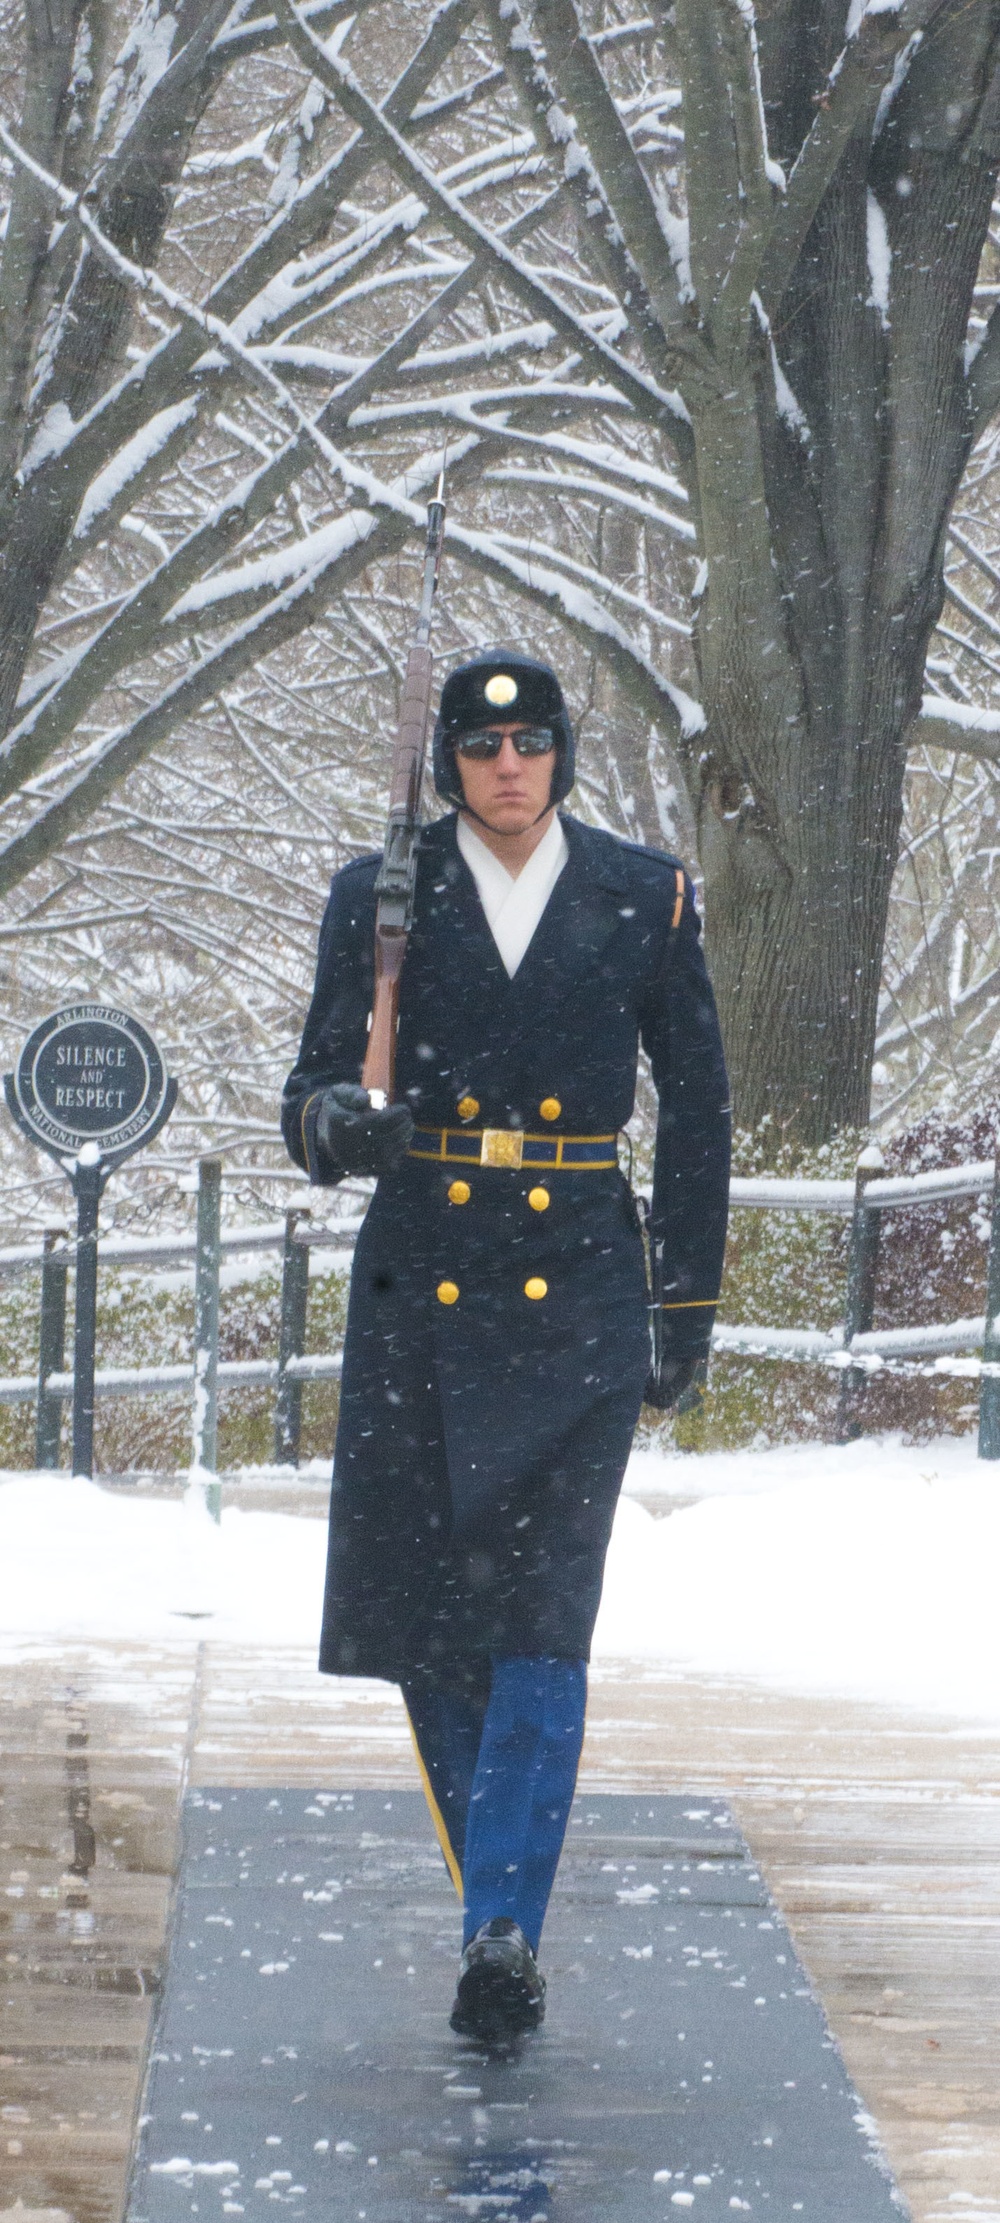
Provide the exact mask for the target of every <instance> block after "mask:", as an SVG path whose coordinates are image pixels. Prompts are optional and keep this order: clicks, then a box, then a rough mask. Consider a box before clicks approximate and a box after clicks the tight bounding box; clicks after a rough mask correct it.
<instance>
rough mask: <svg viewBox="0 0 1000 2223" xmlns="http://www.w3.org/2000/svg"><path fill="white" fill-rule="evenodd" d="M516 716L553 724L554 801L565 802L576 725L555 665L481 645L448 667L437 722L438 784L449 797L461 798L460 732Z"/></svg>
mask: <svg viewBox="0 0 1000 2223" xmlns="http://www.w3.org/2000/svg"><path fill="white" fill-rule="evenodd" d="M515 719H516V720H518V721H521V720H523V722H524V723H525V724H526V725H533V726H551V727H552V737H553V740H554V742H555V745H556V764H555V770H554V772H553V775H552V801H553V802H554V803H561V802H562V799H563V797H564V795H568V794H569V791H570V788H571V787H572V785H573V780H574V777H575V771H576V764H575V750H574V746H573V728H572V726H571V725H570V722H569V718H568V716H567V712H566V705H565V703H564V701H563V694H562V688H561V687H560V685H559V681H558V679H557V678H556V675H555V672H554V671H553V670H552V667H551V665H550V664H540V663H538V662H537V661H536V660H535V658H534V657H533V656H522V655H520V654H519V653H518V651H517V650H516V649H505V648H481V649H477V651H476V654H475V655H474V656H470V658H469V661H468V663H466V664H459V665H458V667H457V669H456V670H455V671H453V672H449V674H448V677H447V679H446V680H445V683H444V686H443V687H442V689H441V707H440V709H439V711H438V717H437V725H436V726H435V728H434V785H435V787H436V788H437V791H438V794H439V795H440V796H441V797H442V798H443V800H444V801H445V802H446V803H458V804H461V803H462V801H463V796H462V783H461V780H460V778H459V773H458V767H457V765H456V763H455V748H454V743H455V740H456V738H457V736H458V735H459V734H460V733H475V732H477V731H478V730H479V729H480V728H481V727H482V726H496V725H505V724H506V723H507V722H508V720H509V721H511V722H513V721H514V720H515Z"/></svg>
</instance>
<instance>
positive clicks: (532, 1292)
mask: <svg viewBox="0 0 1000 2223" xmlns="http://www.w3.org/2000/svg"><path fill="white" fill-rule="evenodd" d="M548 1293H549V1285H548V1282H547V1281H543V1280H542V1277H541V1274H532V1276H531V1280H530V1281H526V1282H525V1284H524V1294H525V1296H526V1297H534V1298H535V1299H536V1301H537V1299H538V1298H539V1297H547V1296H548ZM440 1294H441V1292H440V1290H439V1291H438V1295H439V1296H440ZM455 1295H456V1296H457V1295H458V1291H457V1289H456V1291H455Z"/></svg>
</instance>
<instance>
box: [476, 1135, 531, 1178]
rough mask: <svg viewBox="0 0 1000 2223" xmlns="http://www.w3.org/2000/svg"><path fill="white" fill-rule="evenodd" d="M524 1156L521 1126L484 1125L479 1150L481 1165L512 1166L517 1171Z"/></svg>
mask: <svg viewBox="0 0 1000 2223" xmlns="http://www.w3.org/2000/svg"><path fill="white" fill-rule="evenodd" d="M523 1156H524V1130H523V1128H521V1127H484V1128H483V1140H482V1146H481V1148H480V1152H479V1163H480V1165H481V1166H510V1167H512V1168H513V1170H514V1172H515V1173H516V1172H517V1169H518V1167H519V1166H520V1163H521V1159H522V1158H523Z"/></svg>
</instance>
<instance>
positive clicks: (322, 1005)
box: [281, 858, 378, 1188]
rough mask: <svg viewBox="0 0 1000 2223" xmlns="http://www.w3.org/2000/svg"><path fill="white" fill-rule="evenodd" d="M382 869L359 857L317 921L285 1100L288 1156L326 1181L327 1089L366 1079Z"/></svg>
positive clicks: (330, 1182) (332, 1177) (330, 1180)
mask: <svg viewBox="0 0 1000 2223" xmlns="http://www.w3.org/2000/svg"><path fill="white" fill-rule="evenodd" d="M377 869H378V859H377V858H375V859H372V860H369V859H362V860H360V861H359V862H358V863H357V864H353V865H347V866H346V867H345V869H344V871H343V872H338V873H337V875H336V878H335V879H334V882H333V886H332V888H331V890H330V900H329V902H328V904H327V907H326V913H325V916H324V919H323V924H322V926H321V928H320V936H319V951H318V954H317V959H316V984H315V987H314V989H313V995H312V1002H311V1004H310V1006H309V1011H308V1014H307V1017H306V1023H305V1026H304V1028H303V1031H302V1041H301V1044H300V1047H299V1054H298V1057H297V1059H296V1061H295V1064H294V1066H293V1067H292V1071H291V1072H290V1074H289V1076H288V1079H287V1081H286V1082H285V1088H284V1094H283V1096H282V1100H281V1131H282V1134H283V1135H284V1138H285V1147H286V1149H287V1151H288V1154H289V1157H291V1158H293V1159H294V1160H295V1163H296V1165H297V1166H301V1167H302V1169H303V1172H305V1173H307V1174H308V1175H309V1179H310V1181H313V1182H317V1183H319V1184H320V1185H321V1186H323V1187H326V1188H331V1187H333V1186H334V1184H335V1183H336V1181H337V1180H338V1179H339V1175H338V1174H336V1173H334V1172H333V1171H332V1169H331V1168H330V1167H329V1166H328V1165H327V1163H326V1161H325V1160H324V1158H323V1155H322V1152H321V1151H320V1150H319V1148H318V1145H317V1142H316V1113H317V1110H318V1107H319V1100H320V1097H321V1096H322V1093H323V1090H324V1089H325V1088H329V1087H331V1086H332V1084H333V1083H334V1082H336V1081H360V1079H361V1068H362V1065H363V1064H364V1058H365V1048H366V1045H367V1040H368V1014H369V1012H370V1010H371V1007H372V986H373V977H374V959H373V949H374V932H375V888H374V883H375V873H376V871H377Z"/></svg>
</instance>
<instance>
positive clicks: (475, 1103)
mask: <svg viewBox="0 0 1000 2223" xmlns="http://www.w3.org/2000/svg"><path fill="white" fill-rule="evenodd" d="M478 1110H479V1098H478V1096H460V1097H459V1099H458V1116H459V1118H460V1119H475V1116H476V1113H477V1111H478Z"/></svg>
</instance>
